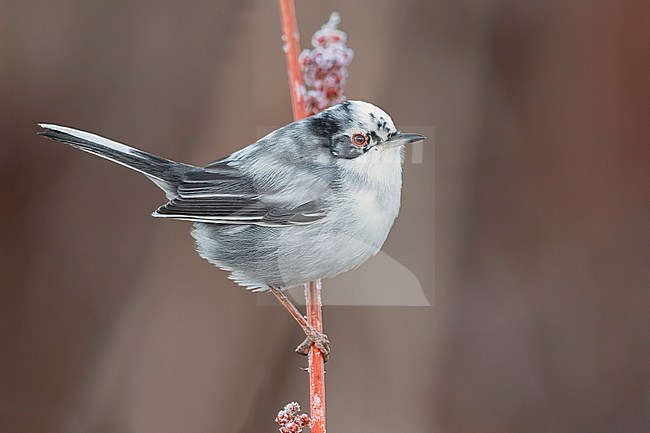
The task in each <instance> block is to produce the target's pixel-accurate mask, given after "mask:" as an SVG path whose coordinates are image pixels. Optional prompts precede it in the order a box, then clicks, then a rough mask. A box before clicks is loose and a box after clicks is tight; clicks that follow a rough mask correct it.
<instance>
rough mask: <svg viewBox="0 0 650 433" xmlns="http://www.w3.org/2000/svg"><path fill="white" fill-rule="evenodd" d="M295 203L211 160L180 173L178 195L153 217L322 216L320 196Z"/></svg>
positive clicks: (285, 222)
mask: <svg viewBox="0 0 650 433" xmlns="http://www.w3.org/2000/svg"><path fill="white" fill-rule="evenodd" d="M314 195H315V197H314V199H313V200H309V201H305V202H304V203H296V202H292V201H291V200H282V196H281V195H278V194H277V193H275V194H267V193H266V192H265V191H260V188H259V186H257V185H255V183H254V182H253V180H252V179H251V178H250V177H249V176H248V175H246V174H245V173H243V172H242V171H241V170H239V169H237V168H236V167H232V166H230V165H228V164H227V163H226V162H222V163H214V164H211V165H210V166H208V167H206V169H200V170H197V171H190V172H188V173H186V174H185V175H184V176H183V179H182V181H181V183H180V185H179V186H178V195H177V196H176V197H175V198H174V199H172V200H171V201H170V202H169V203H167V204H165V205H163V206H161V207H160V208H158V209H157V210H156V211H155V212H154V213H153V216H155V217H160V218H173V219H181V220H187V221H194V222H204V223H217V224H254V225H261V226H289V225H299V224H310V223H313V222H315V221H318V220H319V219H321V218H323V217H325V215H326V214H327V209H326V204H325V200H324V199H323V197H320V196H318V194H314ZM287 198H288V197H287Z"/></svg>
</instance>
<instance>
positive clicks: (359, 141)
mask: <svg viewBox="0 0 650 433" xmlns="http://www.w3.org/2000/svg"><path fill="white" fill-rule="evenodd" d="M351 140H352V145H353V146H356V147H363V146H365V145H366V144H368V139H367V138H366V136H365V135H363V134H361V133H356V134H352V137H351Z"/></svg>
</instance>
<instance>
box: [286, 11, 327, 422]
mask: <svg viewBox="0 0 650 433" xmlns="http://www.w3.org/2000/svg"><path fill="white" fill-rule="evenodd" d="M279 1H280V16H281V18H282V33H283V41H284V47H285V48H284V50H285V53H286V57H287V71H288V72H289V90H290V91H291V106H292V107H293V118H294V120H299V119H302V118H305V117H307V116H308V115H309V113H308V112H307V108H306V107H305V100H304V97H303V92H304V88H305V87H304V83H303V80H302V70H301V68H300V63H299V62H298V55H299V50H300V34H299V33H298V23H297V20H296V8H295V6H294V3H293V0H279ZM305 301H306V304H307V320H308V321H309V323H310V325H311V326H313V327H314V328H315V329H316V330H317V331H318V332H323V313H322V310H323V303H322V300H321V282H320V280H317V281H312V282H310V283H309V284H307V285H306V286H305ZM309 409H310V418H311V425H310V427H311V432H312V433H325V431H326V429H325V361H324V359H323V354H322V353H321V352H320V350H318V349H317V348H316V347H315V346H313V345H312V347H311V349H310V351H309Z"/></svg>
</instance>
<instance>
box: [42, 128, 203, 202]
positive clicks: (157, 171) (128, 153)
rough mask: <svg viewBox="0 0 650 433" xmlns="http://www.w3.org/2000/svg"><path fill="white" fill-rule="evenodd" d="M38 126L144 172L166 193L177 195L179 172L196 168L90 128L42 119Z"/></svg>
mask: <svg viewBox="0 0 650 433" xmlns="http://www.w3.org/2000/svg"><path fill="white" fill-rule="evenodd" d="M38 126H40V127H41V128H43V129H45V131H42V132H39V133H38V134H39V135H42V136H44V137H46V138H49V139H52V140H56V141H60V142H62V143H66V144H69V145H71V146H73V147H76V148H77V149H81V150H83V151H85V152H89V153H92V154H94V155H97V156H99V157H101V158H105V159H108V160H110V161H114V162H116V163H118V164H121V165H123V166H125V167H129V168H130V169H133V170H135V171H139V172H140V173H143V174H144V175H145V176H147V177H148V178H149V179H151V180H152V181H153V182H154V183H155V184H156V185H158V186H159V187H160V188H162V189H163V190H164V191H165V192H166V193H167V195H168V196H170V195H172V196H175V195H176V188H177V187H178V185H179V183H180V181H181V177H182V175H183V174H184V173H186V172H187V171H189V170H192V169H194V168H195V167H193V166H191V165H187V164H182V163H179V162H175V161H171V160H169V159H165V158H161V157H159V156H156V155H152V154H150V153H147V152H143V151H141V150H138V149H135V148H133V147H129V146H126V145H124V144H121V143H118V142H116V141H113V140H109V139H108V138H104V137H100V136H99V135H95V134H91V133H89V132H84V131H79V130H76V129H72V128H68V127H65V126H58V125H50V124H45V123H41V124H39V125H38Z"/></svg>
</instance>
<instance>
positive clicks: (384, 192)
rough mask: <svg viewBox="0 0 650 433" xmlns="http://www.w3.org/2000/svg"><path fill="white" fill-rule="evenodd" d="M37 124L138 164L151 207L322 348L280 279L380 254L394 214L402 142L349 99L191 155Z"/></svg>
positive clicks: (323, 341)
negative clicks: (204, 158) (182, 227)
mask: <svg viewBox="0 0 650 433" xmlns="http://www.w3.org/2000/svg"><path fill="white" fill-rule="evenodd" d="M39 126H41V127H42V128H44V129H45V131H43V132H40V133H39V134H41V135H43V136H45V137H47V138H50V139H53V140H57V141H61V142H63V143H67V144H69V145H71V146H73V147H76V148H78V149H81V150H83V151H86V152H90V153H92V154H95V155H98V156H100V157H102V158H106V159H109V160H111V161H114V162H117V163H118V164H121V165H124V166H126V167H129V168H131V169H133V170H136V171H139V172H141V173H142V174H144V175H145V176H147V177H148V178H149V179H150V180H151V181H153V182H154V183H155V184H156V185H157V186H158V187H160V188H161V189H162V190H163V191H164V192H165V194H166V196H167V198H168V199H169V201H168V202H167V203H166V204H164V205H163V206H161V207H159V208H158V209H157V210H156V211H155V212H154V213H153V216H154V217H158V218H173V219H179V220H187V221H192V222H193V223H194V228H193V230H192V236H194V238H195V239H196V249H197V251H198V253H199V255H200V256H201V257H203V258H204V259H206V260H207V261H209V262H210V263H212V264H213V265H216V266H218V267H219V268H221V269H224V270H226V271H228V272H230V277H229V278H231V279H232V280H233V281H235V282H236V283H238V284H239V285H241V286H244V287H246V288H247V289H250V290H252V291H267V290H270V291H272V292H273V294H274V295H275V296H276V297H277V298H278V299H279V300H280V302H282V304H283V305H284V306H285V307H286V308H287V309H288V310H289V312H290V313H291V314H292V315H293V316H294V318H295V319H296V320H297V321H298V323H299V324H300V326H301V327H302V329H303V330H304V332H305V334H306V335H307V339H306V340H305V342H304V343H303V344H301V345H300V346H298V348H297V349H296V351H298V352H299V353H303V354H306V353H307V352H308V349H309V347H310V346H311V345H312V344H315V345H316V346H317V347H318V348H319V349H320V350H321V351H322V352H323V354H324V355H325V356H327V355H328V353H329V342H328V340H327V336H326V335H324V334H320V333H318V332H316V330H315V329H314V328H312V327H311V326H310V325H309V324H308V323H307V321H306V320H305V318H304V317H303V316H302V314H300V312H299V311H298V309H297V308H296V307H295V306H294V305H293V304H292V303H291V301H290V300H289V298H287V297H286V296H285V295H284V293H283V292H282V290H284V289H287V288H290V287H295V286H298V285H301V284H305V283H307V282H309V281H312V280H315V279H318V278H329V277H334V276H336V275H339V274H341V273H343V272H346V271H349V270H350V269H353V268H356V267H357V266H359V265H361V264H362V263H363V262H365V261H366V260H367V259H368V258H370V257H372V256H374V255H375V254H377V252H378V251H379V249H380V248H381V246H382V244H383V243H384V241H385V240H386V237H387V236H388V232H389V231H390V228H391V227H392V225H393V222H394V221H395V218H396V217H397V214H398V212H399V207H400V194H401V189H402V159H403V150H404V145H405V144H408V143H413V142H417V141H421V140H424V138H425V137H424V136H422V135H420V134H404V133H401V132H399V131H398V130H397V129H396V128H395V125H394V124H393V121H392V119H391V118H390V116H389V115H388V114H386V112H385V111H383V110H381V109H380V108H378V107H376V106H374V105H372V104H369V103H367V102H363V101H347V102H343V103H341V104H337V105H335V106H333V107H331V108H329V109H327V110H325V111H323V112H321V113H319V114H316V115H314V116H311V117H308V118H306V119H302V120H299V121H297V122H293V123H290V124H288V125H286V126H283V127H281V128H279V129H277V130H275V131H273V132H271V133H270V134H268V135H267V136H265V137H263V138H261V139H259V140H258V141H257V142H255V143H253V144H251V145H249V146H247V147H245V148H243V149H241V150H239V151H237V152H235V153H233V154H231V155H229V156H227V157H226V158H223V159H220V160H218V161H215V162H213V163H211V164H209V165H207V166H205V167H195V166H192V165H188V164H183V163H179V162H175V161H170V160H168V159H164V158H161V157H158V156H155V155H152V154H150V153H146V152H143V151H140V150H137V149H134V148H132V147H129V146H126V145H124V144H120V143H117V142H115V141H112V140H109V139H106V138H103V137H100V136H98V135H94V134H90V133H88V132H83V131H79V130H76V129H72V128H67V127H64V126H57V125H50V124H40V125H39Z"/></svg>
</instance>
